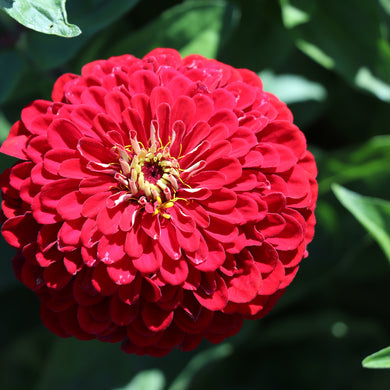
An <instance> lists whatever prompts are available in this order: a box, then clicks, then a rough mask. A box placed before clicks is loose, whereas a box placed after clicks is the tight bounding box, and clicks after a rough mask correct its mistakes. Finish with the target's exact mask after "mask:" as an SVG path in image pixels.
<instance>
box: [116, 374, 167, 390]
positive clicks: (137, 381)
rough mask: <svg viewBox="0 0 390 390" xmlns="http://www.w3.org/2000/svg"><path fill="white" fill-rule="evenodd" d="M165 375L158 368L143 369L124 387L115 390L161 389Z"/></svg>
mask: <svg viewBox="0 0 390 390" xmlns="http://www.w3.org/2000/svg"><path fill="white" fill-rule="evenodd" d="M164 386H165V377H164V374H163V373H162V372H161V371H160V370H145V371H141V372H140V373H139V374H137V375H136V376H135V377H134V378H133V379H132V381H131V382H130V383H129V384H128V385H127V386H125V387H122V388H120V389H116V390H163V388H164Z"/></svg>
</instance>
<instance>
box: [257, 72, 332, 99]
mask: <svg viewBox="0 0 390 390" xmlns="http://www.w3.org/2000/svg"><path fill="white" fill-rule="evenodd" d="M259 76H260V78H261V79H262V81H263V87H264V90H265V91H268V92H271V93H273V94H275V95H276V96H277V97H278V98H279V99H280V100H282V101H283V102H285V103H287V104H291V103H298V102H304V101H307V100H316V101H323V100H324V99H325V98H326V95H327V93H326V89H325V88H324V87H323V86H322V85H321V84H319V83H315V82H313V81H309V80H307V79H305V78H304V77H302V76H298V75H294V74H282V75H275V74H274V73H273V72H272V71H271V70H264V71H262V72H260V73H259Z"/></svg>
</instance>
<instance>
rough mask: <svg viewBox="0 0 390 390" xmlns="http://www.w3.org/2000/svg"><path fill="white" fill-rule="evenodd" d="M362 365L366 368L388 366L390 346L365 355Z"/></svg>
mask: <svg viewBox="0 0 390 390" xmlns="http://www.w3.org/2000/svg"><path fill="white" fill-rule="evenodd" d="M362 365H363V367H366V368H390V347H387V348H384V349H381V350H380V351H378V352H375V353H373V354H372V355H369V356H367V357H366V358H365V359H364V360H363V362H362Z"/></svg>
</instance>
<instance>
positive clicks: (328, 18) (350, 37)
mask: <svg viewBox="0 0 390 390" xmlns="http://www.w3.org/2000/svg"><path fill="white" fill-rule="evenodd" d="M279 2H280V5H281V9H282V18H283V22H284V25H285V27H286V28H287V29H289V30H290V31H291V34H292V37H293V39H294V40H295V44H296V46H297V47H298V48H299V49H300V50H301V51H302V52H304V53H305V54H306V55H307V56H309V57H311V58H312V59H313V60H314V61H316V62H318V63H319V64H321V65H322V66H324V67H325V68H327V69H333V70H335V71H336V72H338V73H339V74H341V75H342V76H343V77H344V78H345V79H346V80H347V81H348V82H349V83H351V84H353V85H355V86H357V87H359V88H362V89H364V90H366V91H368V92H370V93H372V94H373V95H375V96H376V97H377V98H379V99H381V100H384V101H390V42H389V40H388V37H387V34H388V30H389V27H390V23H389V17H388V16H389V15H386V13H387V14H390V6H389V2H388V1H386V0H381V3H382V4H380V3H379V2H378V1H366V0H344V1H338V0H329V1H321V0H279ZM381 5H382V6H381ZM363 26H364V27H363Z"/></svg>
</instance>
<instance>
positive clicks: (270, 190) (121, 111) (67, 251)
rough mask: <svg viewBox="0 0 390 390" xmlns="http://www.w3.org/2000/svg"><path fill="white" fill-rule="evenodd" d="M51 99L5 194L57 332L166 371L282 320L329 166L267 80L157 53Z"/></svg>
mask: <svg viewBox="0 0 390 390" xmlns="http://www.w3.org/2000/svg"><path fill="white" fill-rule="evenodd" d="M52 100H53V101H45V100H36V101H34V102H32V103H31V104H30V105H29V106H27V107H26V108H24V109H23V111H22V114H21V120H20V121H18V122H17V123H15V124H14V125H13V127H12V129H11V132H10V134H9V136H8V138H7V140H6V141H5V142H4V143H3V145H2V147H1V152H3V153H5V154H8V155H11V156H14V157H17V158H19V159H20V160H22V161H20V162H18V163H16V164H15V165H14V166H13V167H12V168H10V169H8V170H7V171H6V172H4V173H3V174H2V176H1V183H0V184H1V189H2V196H3V203H2V209H3V214H4V215H3V220H4V224H3V227H2V233H3V235H4V237H5V239H6V240H7V241H8V243H9V244H11V245H12V246H14V247H15V248H17V255H16V257H15V258H14V259H13V266H14V270H15V274H16V276H17V277H18V279H20V280H21V281H22V282H23V283H24V284H25V285H26V286H27V287H29V288H30V289H31V290H33V291H34V292H35V293H36V294H37V295H38V297H39V299H40V302H41V317H42V320H43V322H44V324H45V325H46V326H47V327H48V328H49V329H50V330H51V331H53V332H54V333H56V334H57V335H59V336H62V337H69V336H74V337H77V338H78V339H94V338H97V339H99V340H101V341H106V342H119V341H121V342H122V349H123V350H124V351H126V352H128V353H137V354H150V355H154V356H162V355H165V354H167V353H168V352H169V351H171V350H172V349H173V348H174V347H178V348H180V349H182V350H191V349H193V348H195V347H196V346H197V345H198V344H199V343H200V341H201V340H202V339H203V338H206V339H207V340H209V341H211V342H213V343H218V342H220V341H222V340H223V339H224V338H226V337H228V336H231V335H233V334H235V333H237V332H238V330H239V329H240V327H241V325H242V322H243V320H244V319H257V318H261V317H263V316H264V315H265V314H266V313H267V312H269V311H270V310H271V309H272V307H273V306H274V304H275V303H276V301H277V300H278V298H279V297H280V296H281V295H282V294H283V292H284V291H285V289H286V287H287V286H288V285H289V284H290V282H291V281H292V279H293V278H294V276H295V274H296V272H297V270H298V267H299V264H300V262H301V260H302V258H304V257H305V256H307V251H306V247H307V244H308V243H309V242H310V241H311V239H312V237H313V233H314V224H315V219H314V214H313V211H314V207H315V202H316V197H317V184H316V180H315V176H316V165H315V162H314V159H313V156H312V155H311V154H310V153H309V152H308V151H307V149H306V141H305V137H304V135H303V133H302V132H301V131H300V130H299V129H298V128H297V127H296V126H295V125H294V124H293V120H292V114H291V112H290V111H289V109H288V108H287V106H286V105H285V104H284V103H282V102H280V101H279V100H278V99H277V98H276V97H275V96H273V95H272V94H270V93H267V92H264V91H263V89H262V83H261V80H260V79H259V77H258V76H257V75H256V74H255V73H253V72H251V71H249V70H246V69H235V68H233V67H231V66H228V65H225V64H223V63H221V62H218V61H216V60H209V59H206V58H204V57H201V56H199V55H191V56H188V57H186V58H183V59H182V58H181V57H180V55H179V53H178V52H176V51H175V50H171V49H156V50H153V51H152V52H150V53H149V54H147V55H146V56H145V57H144V58H143V59H138V58H135V57H133V56H131V55H123V56H120V57H112V58H110V59H108V60H100V61H95V62H92V63H89V64H87V65H85V66H84V67H83V69H82V73H81V76H77V75H74V74H65V75H63V76H61V77H60V78H59V79H58V80H57V82H56V83H55V85H54V88H53V92H52Z"/></svg>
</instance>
